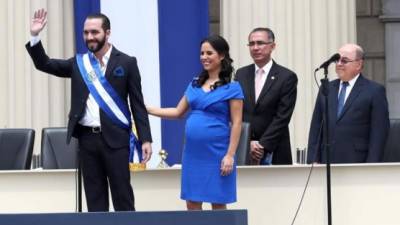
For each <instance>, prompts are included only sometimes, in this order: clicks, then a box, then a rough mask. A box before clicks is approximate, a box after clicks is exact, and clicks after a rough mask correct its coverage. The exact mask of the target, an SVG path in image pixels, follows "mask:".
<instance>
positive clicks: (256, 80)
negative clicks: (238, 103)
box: [236, 27, 297, 165]
mask: <svg viewBox="0 0 400 225" xmlns="http://www.w3.org/2000/svg"><path fill="white" fill-rule="evenodd" d="M248 40H249V43H248V46H249V50H250V55H251V57H252V58H253V61H254V63H253V64H250V65H248V66H245V67H242V68H240V69H238V71H237V73H236V79H237V80H238V81H239V83H240V85H241V86H242V89H243V93H244V96H245V99H244V105H243V121H245V122H249V123H250V127H251V141H250V153H249V162H248V163H249V164H252V165H260V164H261V165H270V164H292V154H291V148H290V135H289V126H288V125H289V122H290V119H291V117H292V113H293V110H294V106H295V103H296V95H297V76H296V74H295V73H294V72H293V71H291V70H289V69H287V68H285V67H283V66H280V65H278V64H277V63H276V62H275V61H274V60H273V59H272V57H271V54H272V52H273V50H274V49H275V35H274V33H273V32H272V30H271V29H269V28H263V27H259V28H255V29H254V30H252V31H251V32H250V34H249V37H248Z"/></svg>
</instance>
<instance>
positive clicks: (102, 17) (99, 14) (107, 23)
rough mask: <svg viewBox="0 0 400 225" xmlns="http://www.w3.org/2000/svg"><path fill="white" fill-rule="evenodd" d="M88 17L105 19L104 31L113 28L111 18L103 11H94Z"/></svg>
mask: <svg viewBox="0 0 400 225" xmlns="http://www.w3.org/2000/svg"><path fill="white" fill-rule="evenodd" d="M86 19H101V20H102V21H103V23H102V25H101V27H102V28H103V30H104V32H106V31H107V30H110V29H111V24H110V19H108V17H107V16H106V15H104V14H102V13H92V14H90V15H88V16H87V17H86Z"/></svg>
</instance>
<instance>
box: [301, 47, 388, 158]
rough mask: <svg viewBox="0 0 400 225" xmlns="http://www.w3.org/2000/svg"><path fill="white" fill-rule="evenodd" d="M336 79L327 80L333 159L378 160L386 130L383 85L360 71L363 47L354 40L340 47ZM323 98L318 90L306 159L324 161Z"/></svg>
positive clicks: (386, 110)
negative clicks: (352, 42)
mask: <svg viewBox="0 0 400 225" xmlns="http://www.w3.org/2000/svg"><path fill="white" fill-rule="evenodd" d="M339 54H340V59H339V60H338V61H337V62H336V73H337V75H338V79H336V80H334V81H331V82H330V83H329V95H328V102H329V103H328V104H329V105H328V107H329V109H328V110H329V111H328V122H329V142H330V143H329V146H330V161H331V162H332V163H364V162H370V163H373V162H381V161H382V158H383V150H384V147H385V143H386V138H387V135H388V130H389V112H388V103H387V99H386V92H385V88H384V87H383V86H382V85H380V84H378V83H376V82H374V81H371V80H368V79H367V78H365V77H364V76H363V75H362V69H363V65H364V51H363V49H362V48H361V47H360V46H358V45H356V44H345V45H344V46H342V47H341V48H340V49H339ZM324 105H325V103H324V98H323V96H322V94H321V92H320V93H319V94H318V97H317V101H316V104H315V108H314V113H313V117H312V121H311V127H310V133H309V139H308V157H307V161H308V163H312V162H317V163H325V162H326V154H325V152H323V151H321V150H323V145H322V143H323V142H322V137H323V129H322V123H323V121H322V120H323V119H322V118H323V113H324Z"/></svg>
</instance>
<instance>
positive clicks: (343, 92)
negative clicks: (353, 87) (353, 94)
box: [337, 81, 349, 118]
mask: <svg viewBox="0 0 400 225" xmlns="http://www.w3.org/2000/svg"><path fill="white" fill-rule="evenodd" d="M347 86H349V82H347V81H345V82H342V88H341V89H340V93H339V98H338V107H337V117H338V118H339V116H340V114H341V113H342V110H343V107H344V100H345V97H346V89H347Z"/></svg>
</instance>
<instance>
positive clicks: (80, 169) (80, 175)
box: [78, 160, 82, 212]
mask: <svg viewBox="0 0 400 225" xmlns="http://www.w3.org/2000/svg"><path fill="white" fill-rule="evenodd" d="M78 212H82V165H81V161H80V160H79V161H78Z"/></svg>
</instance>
